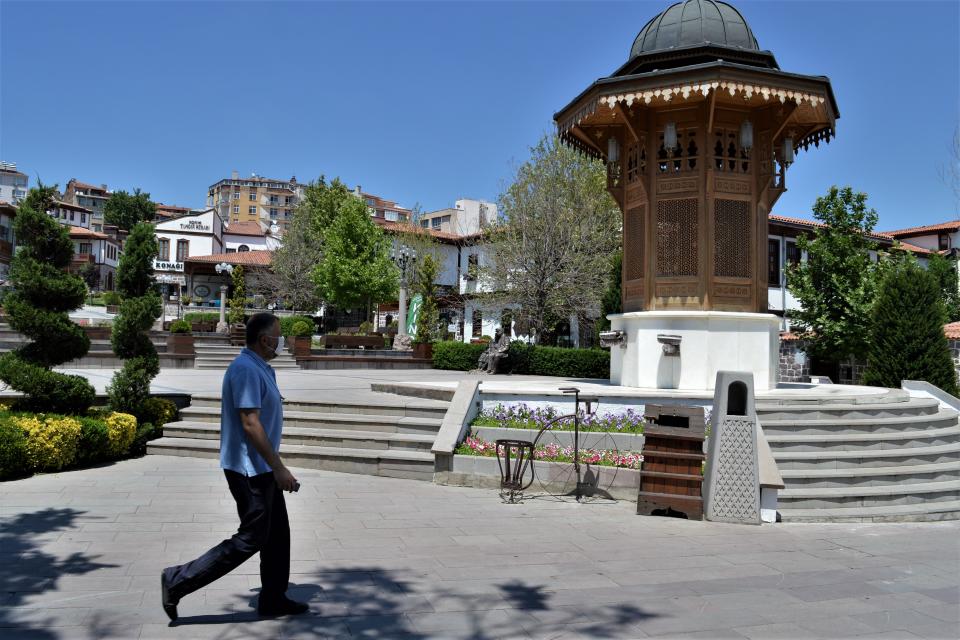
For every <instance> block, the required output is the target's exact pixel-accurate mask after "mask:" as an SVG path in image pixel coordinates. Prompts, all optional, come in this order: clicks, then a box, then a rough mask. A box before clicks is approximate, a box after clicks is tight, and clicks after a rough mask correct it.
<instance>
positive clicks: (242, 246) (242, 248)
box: [237, 244, 250, 253]
mask: <svg viewBox="0 0 960 640" xmlns="http://www.w3.org/2000/svg"><path fill="white" fill-rule="evenodd" d="M237 251H238V252H240V253H243V252H245V251H250V247H248V246H247V245H245V244H242V245H240V246H239V247H237Z"/></svg>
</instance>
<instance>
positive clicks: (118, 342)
mask: <svg viewBox="0 0 960 640" xmlns="http://www.w3.org/2000/svg"><path fill="white" fill-rule="evenodd" d="M156 255H157V239H156V236H155V235H154V231H153V227H152V226H151V225H149V224H147V223H145V222H141V223H138V224H137V225H135V226H134V227H133V231H132V232H131V233H130V236H129V237H128V238H127V241H126V243H125V244H124V248H123V255H122V256H121V257H120V264H119V266H118V267H117V290H118V291H119V292H120V295H121V296H123V302H122V303H121V304H120V313H118V314H117V318H116V320H114V323H113V336H112V338H111V340H112V343H113V352H114V353H115V354H117V356H118V357H120V358H123V359H124V363H123V369H121V370H120V371H118V372H117V373H115V374H114V376H113V381H112V382H111V383H110V386H108V387H107V393H108V394H109V395H110V407H111V408H112V409H113V410H114V411H121V412H124V413H131V414H133V415H135V416H139V415H140V413H141V408H142V404H143V401H144V400H146V399H147V398H148V397H149V395H150V381H151V380H153V378H154V377H156V375H157V374H158V373H160V358H159V357H158V356H157V350H156V349H155V348H154V346H153V342H151V341H150V336H149V334H148V331H149V330H150V327H151V326H152V325H153V321H154V320H156V319H157V318H158V317H159V316H160V314H161V312H162V311H163V301H162V299H161V298H160V292H159V290H158V288H157V283H156V280H155V279H154V276H153V259H154V258H155V257H156Z"/></svg>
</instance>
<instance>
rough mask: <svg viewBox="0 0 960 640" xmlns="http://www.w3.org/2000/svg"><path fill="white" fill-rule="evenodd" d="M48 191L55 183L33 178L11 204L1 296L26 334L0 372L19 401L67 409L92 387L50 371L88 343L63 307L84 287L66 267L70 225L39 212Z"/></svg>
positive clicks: (75, 302) (87, 399) (81, 405)
mask: <svg viewBox="0 0 960 640" xmlns="http://www.w3.org/2000/svg"><path fill="white" fill-rule="evenodd" d="M55 194H56V190H55V188H53V187H46V186H44V185H43V184H41V185H40V186H38V187H37V188H35V189H31V190H30V193H29V194H27V197H26V198H25V199H24V200H23V202H21V203H20V205H19V207H18V208H17V216H16V219H15V220H14V222H13V231H14V233H15V234H16V237H17V245H18V250H17V254H16V255H15V256H14V258H13V260H12V261H11V264H10V280H11V281H12V282H13V287H14V290H13V291H11V292H10V293H9V294H8V295H7V297H6V298H4V301H3V304H4V307H6V310H7V314H8V315H9V317H10V326H11V327H12V328H13V329H14V330H16V331H18V332H20V333H21V334H23V335H24V336H26V337H27V338H30V340H31V342H28V343H27V344H25V345H23V346H22V347H19V348H18V349H16V350H14V351H11V352H9V353H5V354H3V355H2V356H0V379H2V380H3V381H4V382H6V383H7V384H8V385H10V386H11V387H12V388H14V389H16V390H17V391H20V392H22V393H23V394H24V398H23V399H22V400H19V401H18V402H17V405H18V407H19V408H22V409H25V410H35V411H36V410H43V411H49V412H52V413H64V414H70V413H79V412H82V411H86V409H87V408H88V407H89V406H90V405H91V404H92V403H93V400H94V397H95V392H94V389H93V387H92V386H90V383H89V382H87V380H86V378H84V377H82V376H71V375H66V374H63V373H57V372H55V371H51V369H52V368H53V367H55V366H56V365H59V364H63V363H65V362H70V361H71V360H74V359H76V358H80V357H82V356H83V355H85V354H86V353H87V350H88V349H89V348H90V339H89V338H88V337H87V334H86V333H84V331H83V329H81V328H80V327H79V326H77V325H76V324H75V323H73V322H71V320H70V316H69V315H68V314H69V312H70V311H72V310H74V309H77V308H79V307H80V306H81V305H82V304H83V300H84V298H85V297H86V293H87V288H86V285H85V284H84V282H83V279H81V278H80V277H78V276H75V275H71V274H69V273H67V268H68V267H69V266H70V261H71V260H72V258H73V242H72V241H71V240H70V233H69V232H68V231H67V228H66V227H65V226H63V225H61V224H60V223H58V222H57V221H56V220H54V219H53V218H51V217H50V216H49V215H48V214H47V211H48V210H49V209H50V208H51V205H52V204H53V200H54V197H55Z"/></svg>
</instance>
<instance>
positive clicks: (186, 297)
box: [180, 293, 193, 307]
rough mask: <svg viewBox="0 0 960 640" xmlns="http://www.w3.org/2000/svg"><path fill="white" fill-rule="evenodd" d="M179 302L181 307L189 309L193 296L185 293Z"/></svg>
mask: <svg viewBox="0 0 960 640" xmlns="http://www.w3.org/2000/svg"><path fill="white" fill-rule="evenodd" d="M180 302H181V303H182V304H183V306H185V307H189V306H190V303H191V302H193V296H191V295H190V294H188V293H185V294H183V295H182V296H180Z"/></svg>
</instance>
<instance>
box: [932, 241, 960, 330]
mask: <svg viewBox="0 0 960 640" xmlns="http://www.w3.org/2000/svg"><path fill="white" fill-rule="evenodd" d="M927 270H928V271H929V272H930V274H931V275H932V276H933V277H934V279H935V280H936V281H937V286H939V287H940V299H941V300H943V304H944V307H945V308H946V310H947V321H948V322H957V321H958V320H960V283H958V282H957V259H956V258H947V257H945V256H942V255H940V254H939V253H934V254H931V256H930V259H929V261H928V263H927Z"/></svg>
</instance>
